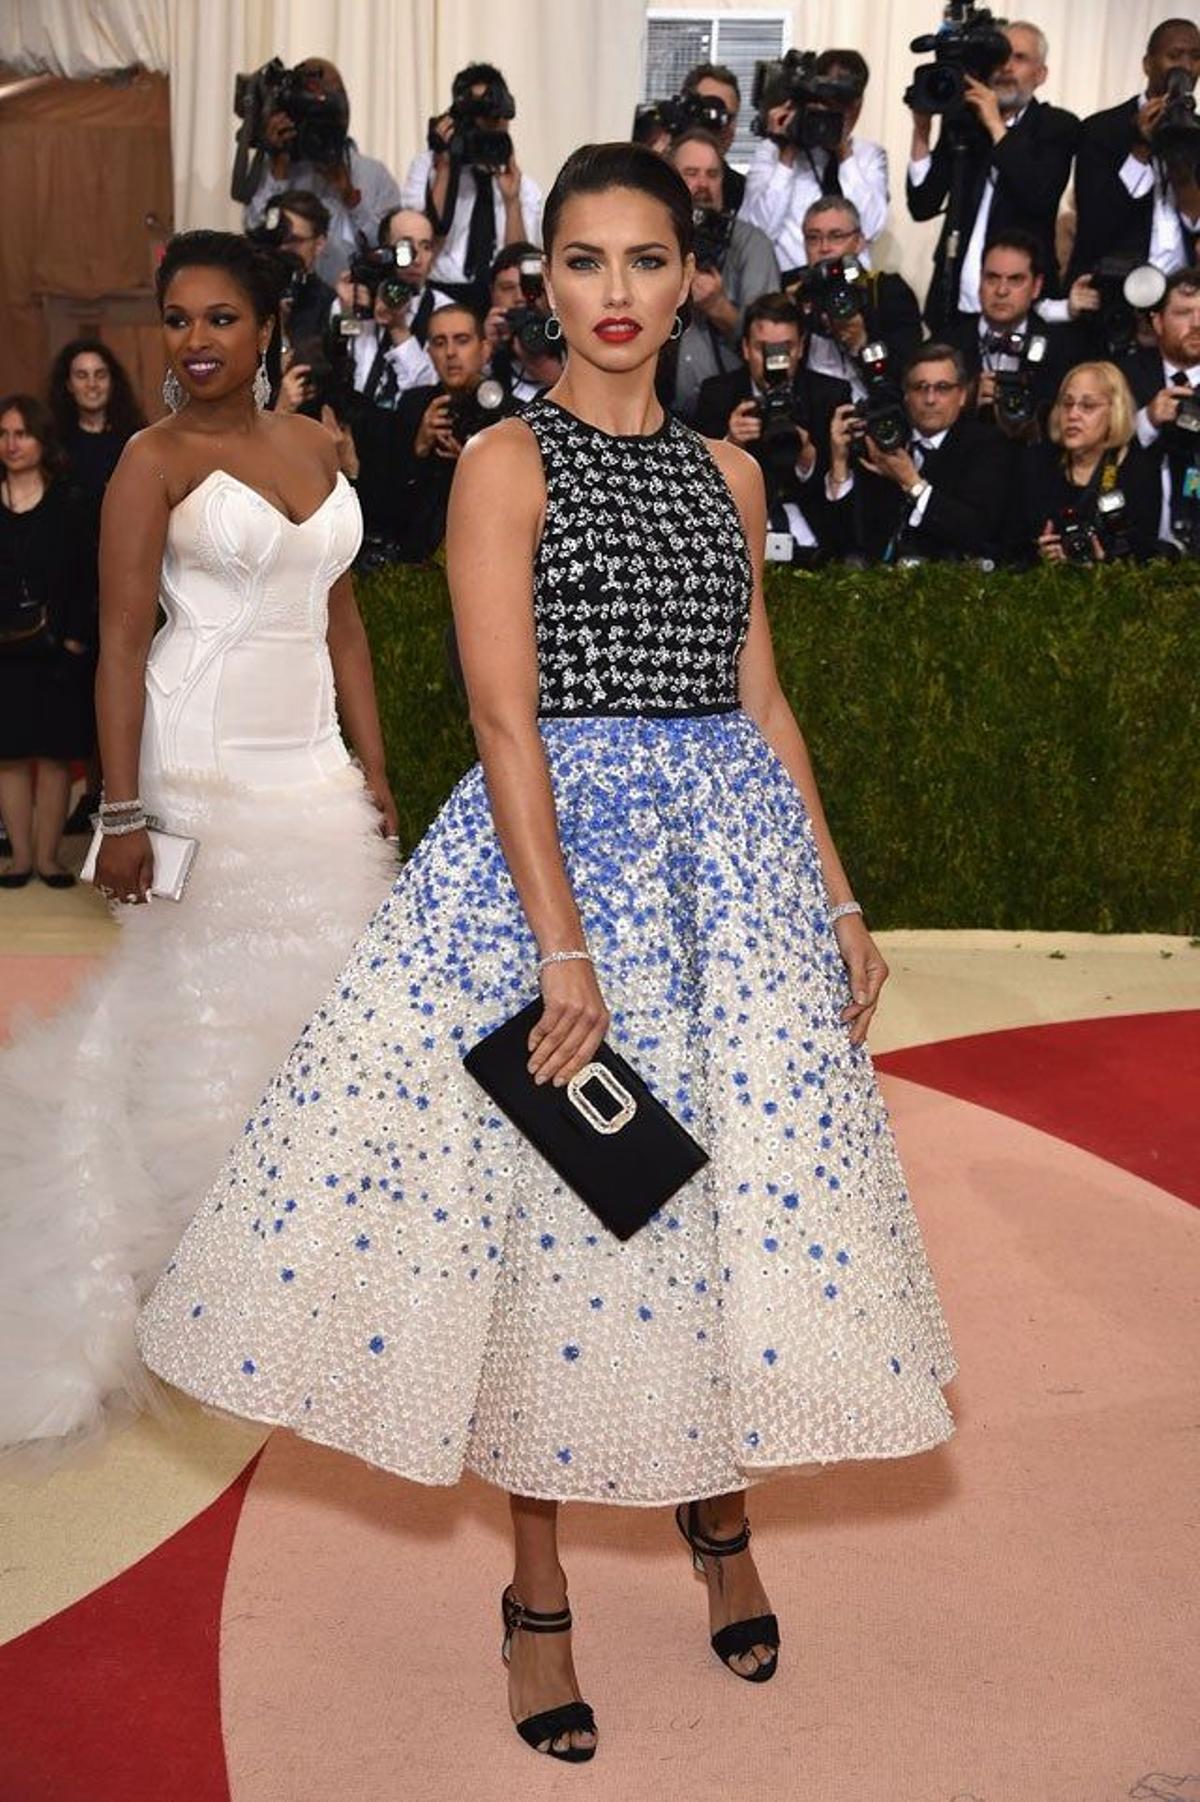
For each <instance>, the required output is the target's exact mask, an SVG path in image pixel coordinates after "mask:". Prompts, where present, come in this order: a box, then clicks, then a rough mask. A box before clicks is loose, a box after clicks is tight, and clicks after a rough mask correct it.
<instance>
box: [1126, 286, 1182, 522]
mask: <svg viewBox="0 0 1200 1802" xmlns="http://www.w3.org/2000/svg"><path fill="white" fill-rule="evenodd" d="M1150 320H1151V324H1152V326H1153V328H1154V336H1155V339H1156V342H1157V349H1155V350H1152V351H1151V350H1139V351H1138V352H1137V353H1136V355H1135V356H1133V357H1131V358H1130V359H1129V361H1128V362H1127V363H1126V365H1125V374H1126V375H1127V376H1128V378H1129V384H1130V387H1131V388H1132V389H1133V397H1134V401H1135V403H1136V405H1137V406H1138V409H1139V411H1138V415H1137V437H1138V443H1139V444H1140V445H1141V446H1142V448H1143V449H1144V450H1147V451H1149V452H1150V454H1151V455H1152V456H1153V458H1154V460H1155V463H1156V465H1157V467H1158V480H1159V529H1158V537H1159V541H1160V545H1161V547H1162V548H1163V549H1164V550H1165V551H1166V552H1167V553H1168V554H1170V555H1178V554H1179V553H1180V552H1182V553H1183V554H1184V555H1185V556H1189V557H1200V268H1197V269H1177V270H1176V271H1175V273H1174V275H1172V276H1170V277H1169V278H1168V280H1167V286H1166V292H1165V293H1164V295H1163V297H1162V299H1161V301H1160V302H1159V304H1158V305H1157V306H1156V307H1154V308H1153V309H1152V310H1151V313H1150Z"/></svg>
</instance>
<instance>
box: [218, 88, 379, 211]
mask: <svg viewBox="0 0 1200 1802" xmlns="http://www.w3.org/2000/svg"><path fill="white" fill-rule="evenodd" d="M233 110H234V112H235V113H236V114H237V116H238V118H239V119H240V120H241V121H242V129H241V131H240V132H239V134H238V142H239V144H244V145H245V146H246V148H247V149H250V150H270V149H271V146H270V145H269V144H268V143H267V139H266V129H267V121H268V119H269V118H270V117H271V115H272V113H286V114H287V116H288V118H289V119H290V120H291V121H292V124H293V125H294V126H295V127H296V135H295V137H294V138H293V139H292V141H291V143H290V144H289V145H288V147H287V149H288V155H289V156H294V157H298V158H300V159H302V160H303V161H304V162H306V163H315V164H316V166H317V168H319V169H330V168H332V167H333V166H334V165H335V164H337V163H340V162H344V161H345V158H346V147H347V138H348V136H349V132H350V103H349V101H348V100H347V98H346V96H345V94H344V93H343V91H342V90H341V89H340V88H335V89H334V90H332V91H331V92H329V93H326V92H325V91H324V89H322V88H321V87H320V86H319V84H316V83H315V82H314V79H313V77H312V75H311V74H306V73H305V72H304V70H303V68H296V69H287V68H285V67H284V65H283V63H282V61H281V60H280V58H279V57H277V56H273V57H272V58H271V60H270V62H269V63H264V64H263V66H262V68H261V69H254V70H253V71H252V72H251V73H250V74H248V75H235V76H234V78H233ZM235 198H237V196H235Z"/></svg>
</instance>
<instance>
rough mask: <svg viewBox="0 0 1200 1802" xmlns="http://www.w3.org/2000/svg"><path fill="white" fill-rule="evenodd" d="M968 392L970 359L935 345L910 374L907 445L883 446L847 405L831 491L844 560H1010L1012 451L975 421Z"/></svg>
mask: <svg viewBox="0 0 1200 1802" xmlns="http://www.w3.org/2000/svg"><path fill="white" fill-rule="evenodd" d="M968 394H969V379H968V375H967V368H966V364H965V363H964V361H963V358H962V353H961V352H960V351H958V350H956V349H955V347H954V346H953V345H951V344H937V343H930V344H925V345H922V346H921V348H920V349H919V350H918V351H916V352H915V353H914V355H913V356H912V357H911V358H910V360H909V362H908V364H907V365H906V367H905V369H904V372H903V377H902V395H903V411H904V414H905V416H906V419H907V423H908V442H907V443H906V444H901V445H899V446H897V448H895V449H887V450H885V449H883V448H882V447H881V446H880V444H879V443H878V442H877V441H876V440H875V439H874V438H873V437H872V436H871V435H870V431H869V429H868V428H867V426H866V424H865V422H864V420H863V419H862V417H861V416H860V415H858V414H856V411H855V408H854V407H853V406H843V407H839V408H838V410H837V412H836V413H835V415H834V418H833V423H832V427H831V432H830V455H829V473H828V476H827V478H826V484H825V488H826V499H827V502H828V507H827V529H828V530H829V532H830V536H831V543H832V544H833V546H834V547H835V548H836V550H837V551H838V553H839V554H840V555H842V556H854V557H858V558H861V559H863V560H864V561H866V562H869V563H880V562H882V563H897V562H909V561H919V562H947V561H951V562H952V561H961V560H964V559H967V558H978V559H980V560H981V561H986V562H994V561H997V560H998V559H999V558H1000V556H1001V553H1002V550H1003V548H1004V540H1005V535H1006V531H1007V530H1008V529H1009V528H1008V527H1007V525H1006V517H1005V516H1006V510H1007V506H1008V499H1009V489H1010V482H1011V473H1012V447H1011V446H1010V445H1009V444H1008V443H1006V441H1005V440H1004V439H1003V438H1001V436H1000V434H999V433H998V432H997V431H996V430H995V429H994V427H992V426H987V425H981V424H980V423H979V422H978V421H977V420H974V419H972V418H971V417H970V414H969V412H968V410H967V402H968Z"/></svg>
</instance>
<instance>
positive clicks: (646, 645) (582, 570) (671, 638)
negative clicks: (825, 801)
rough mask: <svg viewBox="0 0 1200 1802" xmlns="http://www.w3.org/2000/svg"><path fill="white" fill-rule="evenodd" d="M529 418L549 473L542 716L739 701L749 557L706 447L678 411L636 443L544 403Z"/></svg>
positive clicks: (541, 580)
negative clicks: (738, 675)
mask: <svg viewBox="0 0 1200 1802" xmlns="http://www.w3.org/2000/svg"><path fill="white" fill-rule="evenodd" d="M522 417H523V418H524V419H525V421H526V423H527V424H528V425H529V426H530V427H531V429H532V431H533V434H534V436H535V438H536V439H537V441H538V447H539V449H540V451H541V454H542V466H543V469H544V472H545V478H546V517H545V524H544V527H543V530H542V540H541V544H540V546H539V548H538V554H537V559H536V561H535V564H534V583H533V596H534V616H535V623H536V627H537V649H538V670H539V697H540V698H539V712H540V713H541V714H542V715H544V716H552V715H562V714H598V713H599V714H603V713H619V714H672V713H715V712H723V711H725V710H727V709H729V708H733V707H736V706H737V661H738V655H739V653H740V651H741V648H742V643H743V641H744V639H745V636H746V628H747V625H748V623H749V617H750V593H751V581H752V578H751V569H750V559H749V555H748V553H747V549H746V539H745V535H744V533H743V531H742V523H741V517H740V515H739V513H738V510H737V505H736V503H735V501H734V499H733V496H732V495H731V494H730V492H729V489H728V488H727V486H726V484H725V480H724V478H723V476H722V475H721V472H720V470H719V469H718V468H717V466H716V464H715V462H714V461H713V458H712V455H711V453H710V452H709V451H708V450H707V449H706V447H705V444H704V440H703V439H702V438H700V437H699V436H698V435H697V434H696V433H695V432H693V431H691V430H690V429H689V428H688V427H687V426H685V425H683V424H681V423H680V421H679V420H677V419H674V418H672V417H671V415H669V414H668V415H667V417H666V419H665V420H664V422H663V425H662V426H661V428H660V429H659V430H658V431H657V432H654V433H651V434H650V435H649V436H644V437H631V438H625V437H614V436H613V435H612V434H610V433H608V432H602V431H600V430H599V429H598V428H597V427H595V426H590V425H587V424H585V423H584V421H583V420H581V419H578V418H577V417H576V416H575V414H573V413H569V412H568V411H567V410H566V408H565V407H560V406H558V405H556V404H555V402H553V401H548V400H538V401H534V403H533V404H532V406H530V407H528V408H527V409H526V411H525V413H524V414H523V415H522Z"/></svg>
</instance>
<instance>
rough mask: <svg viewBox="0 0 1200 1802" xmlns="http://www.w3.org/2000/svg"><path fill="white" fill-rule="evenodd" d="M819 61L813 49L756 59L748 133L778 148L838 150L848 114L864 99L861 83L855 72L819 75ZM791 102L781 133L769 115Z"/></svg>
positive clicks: (791, 51) (790, 51)
mask: <svg viewBox="0 0 1200 1802" xmlns="http://www.w3.org/2000/svg"><path fill="white" fill-rule="evenodd" d="M818 61H819V58H818V56H817V53H816V51H815V50H789V51H788V52H787V55H786V56H783V57H780V58H776V59H774V60H772V61H769V62H757V63H755V65H754V85H753V87H752V88H751V90H750V100H751V104H752V105H753V107H754V117H753V119H752V120H751V122H750V129H751V131H752V132H754V133H756V135H757V136H758V137H760V138H769V139H770V140H771V142H772V143H773V144H778V145H779V146H780V147H781V148H782V147H783V146H784V145H785V144H795V145H798V146H799V147H800V149H802V150H831V151H836V149H837V147H838V145H839V144H840V143H841V141H842V134H843V131H844V129H845V122H846V113H847V112H848V111H849V109H850V108H851V107H852V106H853V105H854V103H855V102H856V101H858V100H861V99H862V96H863V85H862V82H861V81H859V80H857V79H856V78H855V77H854V76H853V75H818V74H817V63H818ZM789 104H790V106H791V108H792V117H791V119H790V120H789V121H788V124H787V126H786V127H785V129H784V130H783V131H782V132H773V131H771V130H770V129H769V127H768V124H767V114H768V113H769V112H772V111H773V110H774V108H775V107H777V106H785V105H789Z"/></svg>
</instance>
